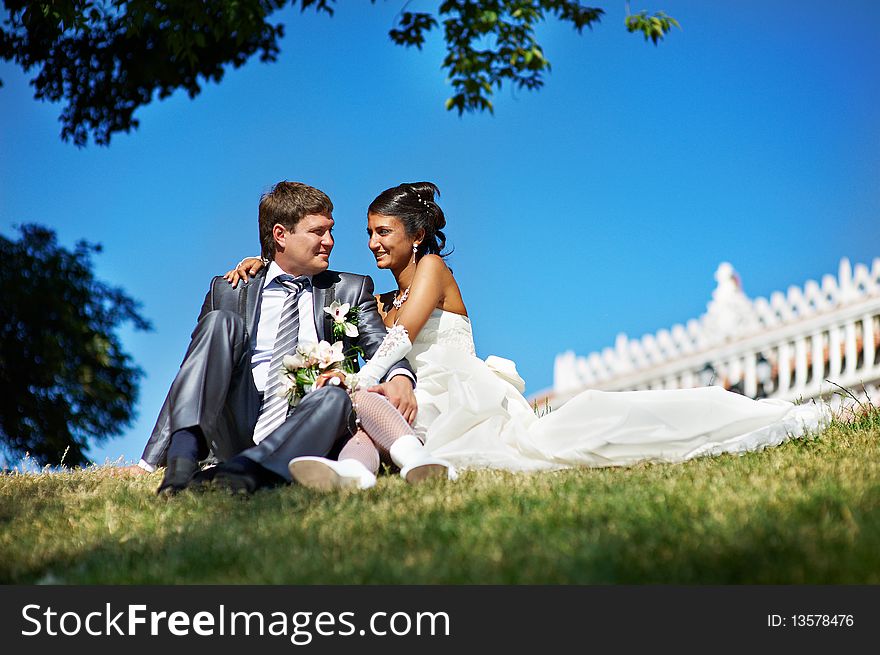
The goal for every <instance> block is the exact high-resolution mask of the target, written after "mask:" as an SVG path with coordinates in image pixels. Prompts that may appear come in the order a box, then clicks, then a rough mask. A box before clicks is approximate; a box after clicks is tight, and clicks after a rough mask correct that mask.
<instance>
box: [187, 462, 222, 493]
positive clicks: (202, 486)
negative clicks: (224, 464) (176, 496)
mask: <svg viewBox="0 0 880 655" xmlns="http://www.w3.org/2000/svg"><path fill="white" fill-rule="evenodd" d="M215 475H217V467H216V466H209V467H208V468H205V469H202V470H200V471H196V472H195V473H194V474H193V476H192V478H190V481H189V484H188V485H186V488H187V489H190V490H192V491H205V490H207V489H209V488H210V486H211V483H212V482H213V481H214V476H215Z"/></svg>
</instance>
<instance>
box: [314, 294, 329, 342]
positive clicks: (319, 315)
mask: <svg viewBox="0 0 880 655" xmlns="http://www.w3.org/2000/svg"><path fill="white" fill-rule="evenodd" d="M326 298H327V289H322V288H320V287H318V286H316V285H314V284H313V285H312V308H313V310H314V316H315V329H316V330H317V331H318V341H325V340H326V337H325V333H326V331H325V329H324V317H325V316H327V313H326V312H325V311H324V307H325V306H326V305H325V304H324V301H325V300H326Z"/></svg>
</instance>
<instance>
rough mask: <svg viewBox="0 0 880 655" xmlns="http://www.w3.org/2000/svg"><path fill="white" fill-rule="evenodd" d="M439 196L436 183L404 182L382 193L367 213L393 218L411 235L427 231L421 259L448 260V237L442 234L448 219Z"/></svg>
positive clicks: (421, 245)
mask: <svg viewBox="0 0 880 655" xmlns="http://www.w3.org/2000/svg"><path fill="white" fill-rule="evenodd" d="M439 196H440V189H438V188H437V185H436V184H434V183H433V182H405V183H403V184H399V185H398V186H396V187H392V188H390V189H385V191H383V192H382V193H380V194H379V195H378V196H377V197H376V199H375V200H374V201H373V202H371V203H370V206H369V208H368V209H367V213H368V214H382V215H383V216H393V217H394V218H396V219H398V220H399V221H400V222H401V223H403V227H404V229H405V230H406V233H407V234H408V235H409V236H414V235H416V234H417V233H418V231H419V230H424V231H425V238H424V239H422V241H421V243H419V249H418V256H419V257H422V256H423V255H429V254H434V255H440V256H441V257H446V256H447V255H449V254H450V253H448V252H447V253H443V252H442V251H443V248H444V247H445V246H446V235H445V234H443V228H444V227H446V216H444V215H443V210H442V209H440V205H438V204H437V201H436V197H439Z"/></svg>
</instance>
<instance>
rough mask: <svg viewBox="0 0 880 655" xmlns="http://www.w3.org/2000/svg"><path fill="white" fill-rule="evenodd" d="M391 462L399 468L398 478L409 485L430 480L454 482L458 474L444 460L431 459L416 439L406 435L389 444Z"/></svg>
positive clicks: (426, 450) (413, 436) (423, 446)
mask: <svg viewBox="0 0 880 655" xmlns="http://www.w3.org/2000/svg"><path fill="white" fill-rule="evenodd" d="M388 450H389V454H390V455H391V461H393V462H394V463H395V464H397V465H398V466H399V467H400V477H402V478H403V479H404V480H406V481H407V482H409V483H410V484H418V483H420V482H424V481H425V480H429V479H432V478H446V479H448V480H455V479H456V478H458V473H457V472H456V470H455V467H454V466H452V464H450V463H449V462H447V461H446V460H445V459H440V458H439V457H433V456H431V454H430V453H429V452H428V449H427V448H425V445H424V444H423V443H422V442H421V441H420V440H419V438H418V437H416V436H415V435H412V434H407V435H404V436H402V437H400V438H399V439H398V440H397V441H395V442H394V443H393V444H391V448H389V449H388Z"/></svg>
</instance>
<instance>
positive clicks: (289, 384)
mask: <svg viewBox="0 0 880 655" xmlns="http://www.w3.org/2000/svg"><path fill="white" fill-rule="evenodd" d="M278 377H279V379H280V380H281V387H280V388H279V389H278V396H279V397H280V398H284V397H286V396H287V395H288V394H289V393H290V390H291V389H293V387H294V385H295V384H296V382H295V381H294V379H293V378H292V377H291V376H289V375H288V374H287V371H281V372H280V373H279V374H278Z"/></svg>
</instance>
